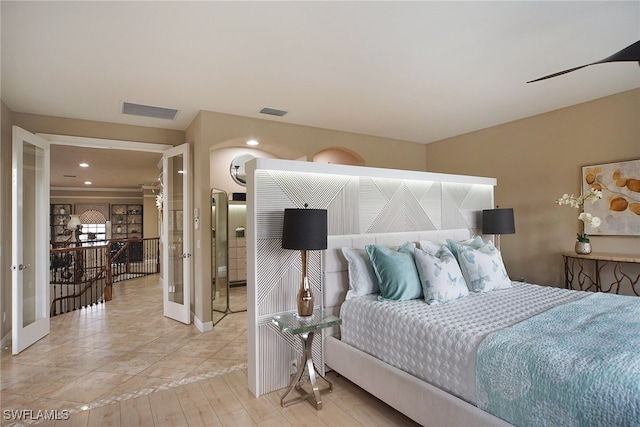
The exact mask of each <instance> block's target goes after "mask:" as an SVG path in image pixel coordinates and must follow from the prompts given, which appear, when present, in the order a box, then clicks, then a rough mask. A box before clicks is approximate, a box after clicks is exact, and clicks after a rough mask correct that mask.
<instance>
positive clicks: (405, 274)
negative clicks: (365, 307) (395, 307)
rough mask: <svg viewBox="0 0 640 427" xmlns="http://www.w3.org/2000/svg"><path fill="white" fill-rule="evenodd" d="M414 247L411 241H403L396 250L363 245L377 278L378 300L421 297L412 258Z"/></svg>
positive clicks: (418, 280)
mask: <svg viewBox="0 0 640 427" xmlns="http://www.w3.org/2000/svg"><path fill="white" fill-rule="evenodd" d="M414 249H415V245H414V244H413V243H405V244H404V245H402V246H400V247H399V248H398V250H397V251H394V250H393V249H389V248H386V247H384V246H379V245H367V246H365V250H366V251H367V254H369V258H370V259H371V263H372V264H373V270H374V271H375V273H376V277H377V278H378V287H379V288H380V295H379V296H378V299H379V300H381V301H383V300H395V301H404V300H410V299H417V298H422V296H423V294H422V286H421V285H420V278H419V277H418V271H417V269H416V263H415V261H414V260H413V251H414Z"/></svg>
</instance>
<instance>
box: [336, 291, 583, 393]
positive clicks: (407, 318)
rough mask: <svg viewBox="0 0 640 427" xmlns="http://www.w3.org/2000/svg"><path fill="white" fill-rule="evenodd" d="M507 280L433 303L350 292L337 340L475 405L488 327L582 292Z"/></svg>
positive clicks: (511, 321)
mask: <svg viewBox="0 0 640 427" xmlns="http://www.w3.org/2000/svg"><path fill="white" fill-rule="evenodd" d="M512 285H513V286H512V288H511V289H505V290H497V291H491V292H488V293H483V294H475V293H474V294H471V295H469V296H468V297H466V298H463V299H461V300H457V301H454V302H451V303H448V304H445V305H435V306H433V305H428V304H427V303H425V302H424V300H411V301H378V300H377V298H376V297H377V296H376V295H368V296H365V297H359V298H353V299H350V300H349V301H345V302H344V303H343V304H342V308H341V311H340V317H341V318H342V325H341V340H342V341H343V342H345V343H346V344H349V345H351V346H353V347H356V348H358V349H360V350H362V351H365V352H367V353H369V354H371V355H372V356H375V357H376V358H378V359H380V360H382V361H384V362H386V363H389V364H390V365H393V366H395V367H397V368H399V369H401V370H403V371H405V372H407V373H409V374H411V375H414V376H416V377H418V378H420V379H422V380H425V381H427V382H429V383H431V384H433V385H435V386H437V387H439V388H441V389H443V390H445V391H447V392H449V393H452V394H454V395H456V396H458V397H460V398H462V399H464V400H466V401H468V402H470V403H472V404H474V405H475V404H476V391H475V361H476V352H477V349H478V345H479V344H480V341H481V340H482V339H483V338H484V337H485V336H486V335H487V334H488V333H490V332H493V331H495V330H498V329H501V328H504V327H507V326H511V325H513V324H515V323H518V322H519V321H521V320H524V319H527V318H529V317H531V316H534V315H536V314H538V313H541V312H543V311H545V310H547V309H549V308H551V307H555V306H557V305H558V304H562V303H565V302H568V301H575V300H577V299H580V298H582V297H584V295H586V294H585V293H584V292H582V293H581V292H578V291H571V290H566V289H560V288H553V287H548V286H538V285H532V284H525V283H521V282H513V283H512ZM374 375H375V373H374Z"/></svg>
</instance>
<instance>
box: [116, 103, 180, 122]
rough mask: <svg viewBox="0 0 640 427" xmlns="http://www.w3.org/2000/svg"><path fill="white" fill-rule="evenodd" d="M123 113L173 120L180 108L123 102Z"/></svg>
mask: <svg viewBox="0 0 640 427" xmlns="http://www.w3.org/2000/svg"><path fill="white" fill-rule="evenodd" d="M122 114H131V115H133V116H143V117H153V118H154V119H165V120H173V119H175V118H176V114H178V110H174V109H172V108H163V107H154V106H151V105H142V104H134V103H132V102H124V103H122Z"/></svg>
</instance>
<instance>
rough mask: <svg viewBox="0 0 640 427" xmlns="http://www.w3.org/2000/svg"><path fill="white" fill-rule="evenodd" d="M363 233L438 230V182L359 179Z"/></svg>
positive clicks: (439, 220)
mask: <svg viewBox="0 0 640 427" xmlns="http://www.w3.org/2000/svg"><path fill="white" fill-rule="evenodd" d="M360 188H361V194H360V207H361V212H360V215H361V216H360V229H361V232H363V233H385V232H396V231H418V230H437V229H440V227H441V212H442V210H441V209H440V205H441V195H440V184H439V183H435V182H431V181H408V180H401V179H387V178H361V179H360Z"/></svg>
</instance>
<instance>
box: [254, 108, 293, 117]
mask: <svg viewBox="0 0 640 427" xmlns="http://www.w3.org/2000/svg"><path fill="white" fill-rule="evenodd" d="M260 112H261V113H262V114H269V115H270V116H278V117H282V116H284V115H285V114H287V113H288V111H284V110H278V109H276V108H269V107H264V108H263V109H262V110H260Z"/></svg>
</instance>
